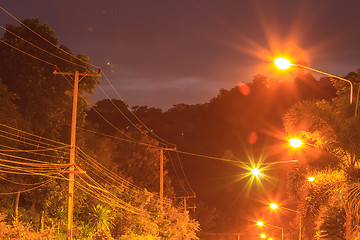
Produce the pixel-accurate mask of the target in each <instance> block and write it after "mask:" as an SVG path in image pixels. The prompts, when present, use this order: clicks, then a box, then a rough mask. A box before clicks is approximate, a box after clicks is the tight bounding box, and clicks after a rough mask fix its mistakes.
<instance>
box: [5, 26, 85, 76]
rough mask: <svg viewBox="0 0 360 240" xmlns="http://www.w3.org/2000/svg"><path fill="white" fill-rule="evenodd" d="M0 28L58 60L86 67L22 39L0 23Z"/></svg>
mask: <svg viewBox="0 0 360 240" xmlns="http://www.w3.org/2000/svg"><path fill="white" fill-rule="evenodd" d="M0 28H2V29H4V30H5V31H7V32H8V33H11V34H12V35H14V36H15V37H17V38H19V39H21V40H22V41H24V42H26V43H27V44H30V45H31V46H33V47H35V48H37V49H39V50H41V51H43V52H45V53H47V54H49V55H51V56H53V57H56V58H58V59H60V60H63V61H65V62H68V63H71V64H74V65H76V66H78V67H82V68H85V69H86V67H84V66H82V65H80V64H77V63H75V62H72V61H70V60H67V59H65V58H62V57H59V56H58V55H56V54H54V53H51V52H49V51H46V50H45V49H43V48H41V47H39V46H37V45H35V44H33V43H31V42H29V41H27V40H26V39H24V38H22V37H20V36H18V35H16V34H15V33H13V32H12V31H10V30H9V29H6V28H5V27H3V26H1V25H0Z"/></svg>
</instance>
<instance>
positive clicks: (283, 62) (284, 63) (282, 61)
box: [274, 58, 291, 70]
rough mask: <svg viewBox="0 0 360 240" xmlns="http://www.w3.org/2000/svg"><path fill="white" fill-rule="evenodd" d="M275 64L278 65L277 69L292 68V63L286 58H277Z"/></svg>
mask: <svg viewBox="0 0 360 240" xmlns="http://www.w3.org/2000/svg"><path fill="white" fill-rule="evenodd" d="M274 63H275V65H276V67H278V68H280V69H283V70H284V69H288V68H289V67H290V66H291V63H290V61H289V60H287V59H286V58H277V59H275V60H274Z"/></svg>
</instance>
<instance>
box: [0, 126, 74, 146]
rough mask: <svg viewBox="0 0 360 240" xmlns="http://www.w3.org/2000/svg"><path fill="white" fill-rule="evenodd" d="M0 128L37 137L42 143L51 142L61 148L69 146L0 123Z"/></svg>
mask: <svg viewBox="0 0 360 240" xmlns="http://www.w3.org/2000/svg"><path fill="white" fill-rule="evenodd" d="M0 126H1V127H4V128H8V129H10V130H13V131H16V132H18V133H22V134H26V135H29V136H33V137H37V138H39V139H42V140H44V141H48V142H52V143H53V144H55V143H56V144H59V145H62V146H70V145H69V144H66V143H63V142H59V141H55V140H52V139H49V138H45V137H42V136H39V135H36V134H33V133H29V132H26V131H23V130H20V129H17V128H14V127H11V126H8V125H5V124H3V123H0ZM53 146H56V145H53Z"/></svg>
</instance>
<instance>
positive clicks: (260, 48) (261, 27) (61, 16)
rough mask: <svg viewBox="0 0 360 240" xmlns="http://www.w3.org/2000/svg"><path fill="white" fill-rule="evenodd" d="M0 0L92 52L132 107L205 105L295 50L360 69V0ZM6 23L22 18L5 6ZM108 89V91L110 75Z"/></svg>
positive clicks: (320, 62)
mask: <svg viewBox="0 0 360 240" xmlns="http://www.w3.org/2000/svg"><path fill="white" fill-rule="evenodd" d="M2 6H3V7H4V8H5V9H7V10H8V11H10V12H11V13H12V14H14V16H16V17H18V18H19V19H23V18H27V17H39V18H40V21H41V22H42V23H47V24H48V25H49V26H50V27H51V28H52V29H54V30H55V33H56V35H57V36H58V37H59V39H60V41H61V43H63V44H65V45H67V46H69V47H70V49H72V50H73V51H74V52H75V53H83V54H86V55H88V56H90V58H91V60H92V61H93V63H94V64H95V65H98V66H101V67H102V68H103V69H104V71H106V73H107V74H108V76H109V79H110V81H111V82H112V83H113V84H114V86H117V87H118V89H117V90H118V92H119V93H120V94H121V95H122V96H123V98H124V99H125V100H126V101H127V102H128V103H129V105H148V106H155V107H162V108H168V107H169V106H171V105H173V104H178V103H203V102H205V101H208V100H209V99H210V98H211V97H214V96H215V95H216V94H217V92H218V90H219V89H220V88H222V87H223V88H231V87H233V86H235V85H236V84H238V83H239V82H242V81H245V82H248V81H251V77H252V76H253V75H255V74H258V73H263V74H268V72H267V71H266V70H265V69H264V68H261V67H259V66H263V65H264V64H266V63H267V61H268V60H267V57H270V55H271V54H275V53H277V52H285V51H286V50H289V48H293V49H292V53H293V54H299V55H304V56H306V60H307V61H308V62H309V64H310V65H311V66H312V67H314V68H319V69H321V70H323V71H327V72H330V73H333V74H336V75H337V74H346V73H347V72H350V71H354V70H356V69H357V67H358V66H359V65H360V64H359V63H360V57H359V54H358V52H359V51H360V46H359V42H360V32H359V30H358V29H360V15H359V14H358V9H360V1H358V0H348V1H339V0H326V1H325V0H322V1H310V0H308V1H305V0H294V1H285V0H272V1H268V0H242V1H238V0H228V1H222V0H207V1H201V0H199V1H194V0H182V1H171V0H150V1H149V0H134V1H127V0H116V1H115V0H107V1H105V0H102V1H100V0H98V1H85V0H77V1H70V0H61V1H60V0H49V1H40V0H33V1H27V0H16V1H7V2H5V3H3V5H2ZM0 22H1V25H2V26H4V25H5V24H7V23H11V24H16V22H15V21H14V20H12V19H11V17H9V16H8V15H7V14H5V13H4V12H1V14H0ZM304 56H302V57H304ZM108 63H109V64H108ZM102 86H103V87H104V88H106V89H107V88H108V86H107V85H106V81H103V84H102ZM189 89H191V91H189ZM175 96H176V97H175ZM93 98H94V99H95V100H99V99H101V98H105V96H104V95H99V94H95V97H93Z"/></svg>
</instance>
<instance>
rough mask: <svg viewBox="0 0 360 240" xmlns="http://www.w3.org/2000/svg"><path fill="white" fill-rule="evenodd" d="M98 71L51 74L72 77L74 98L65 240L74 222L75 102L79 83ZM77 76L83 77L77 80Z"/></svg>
mask: <svg viewBox="0 0 360 240" xmlns="http://www.w3.org/2000/svg"><path fill="white" fill-rule="evenodd" d="M100 72H101V71H100V69H99V73H98V74H89V73H79V72H78V71H75V73H66V72H57V71H56V70H55V71H54V72H53V73H54V74H60V75H69V76H72V75H74V96H73V108H72V118H71V137H70V169H69V196H68V222H67V239H68V240H72V239H73V238H72V237H73V236H72V235H73V231H72V229H73V222H74V221H73V220H74V217H73V216H74V173H75V139H76V138H75V137H76V115H77V114H76V113H77V100H78V91H79V81H81V79H83V78H84V77H86V76H93V77H99V76H101V74H100ZM79 76H83V77H82V78H81V79H80V80H79Z"/></svg>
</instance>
